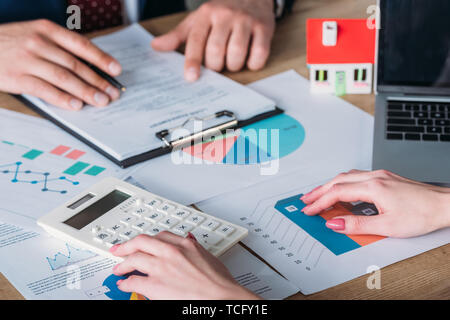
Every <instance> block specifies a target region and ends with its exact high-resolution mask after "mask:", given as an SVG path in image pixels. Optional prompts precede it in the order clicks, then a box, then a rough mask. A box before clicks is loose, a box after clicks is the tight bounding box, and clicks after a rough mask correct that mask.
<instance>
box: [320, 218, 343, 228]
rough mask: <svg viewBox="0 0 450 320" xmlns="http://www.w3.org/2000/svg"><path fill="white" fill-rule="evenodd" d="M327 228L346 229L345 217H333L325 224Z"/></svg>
mask: <svg viewBox="0 0 450 320" xmlns="http://www.w3.org/2000/svg"><path fill="white" fill-rule="evenodd" d="M325 225H326V226H327V228H330V229H332V230H344V229H345V220H344V219H331V220H328V221H327V223H326V224H325Z"/></svg>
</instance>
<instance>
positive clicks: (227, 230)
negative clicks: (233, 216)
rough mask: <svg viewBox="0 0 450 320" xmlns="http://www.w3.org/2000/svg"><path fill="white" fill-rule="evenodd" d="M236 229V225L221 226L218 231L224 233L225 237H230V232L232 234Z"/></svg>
mask: <svg viewBox="0 0 450 320" xmlns="http://www.w3.org/2000/svg"><path fill="white" fill-rule="evenodd" d="M234 230H236V229H235V228H234V227H232V226H227V225H224V226H221V227H220V228H218V229H217V230H216V231H217V232H218V233H220V234H222V235H224V236H225V237H228V236H229V235H230V234H232V233H233V232H234Z"/></svg>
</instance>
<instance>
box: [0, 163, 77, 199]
mask: <svg viewBox="0 0 450 320" xmlns="http://www.w3.org/2000/svg"><path fill="white" fill-rule="evenodd" d="M23 165H24V163H23V162H22V161H17V162H13V163H7V164H0V173H1V174H3V175H4V176H7V178H9V181H10V182H11V183H27V184H31V185H36V186H37V187H39V188H40V190H41V191H42V192H56V193H61V194H65V193H67V190H65V189H52V188H51V187H50V185H51V183H52V182H54V181H63V182H65V183H68V184H70V185H74V186H76V185H78V184H79V182H78V181H74V180H71V179H69V178H68V177H66V176H61V175H57V176H56V177H55V178H53V176H54V174H53V176H52V174H51V173H50V172H40V171H33V170H25V169H21V168H22V167H23Z"/></svg>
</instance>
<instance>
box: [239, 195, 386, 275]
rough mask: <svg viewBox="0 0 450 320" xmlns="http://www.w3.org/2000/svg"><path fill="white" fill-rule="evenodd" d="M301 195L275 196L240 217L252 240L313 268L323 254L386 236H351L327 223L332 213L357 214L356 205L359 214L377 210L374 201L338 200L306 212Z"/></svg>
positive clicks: (361, 245)
mask: <svg viewBox="0 0 450 320" xmlns="http://www.w3.org/2000/svg"><path fill="white" fill-rule="evenodd" d="M289 194H294V195H290V196H289ZM286 195H288V196H286ZM302 195H303V194H302V193H295V191H294V192H288V193H285V194H283V195H279V196H275V197H273V198H271V199H267V200H264V201H261V202H260V203H259V204H258V206H257V207H256V208H255V209H254V211H253V212H252V213H251V214H250V215H249V216H243V217H240V220H241V223H243V224H245V225H246V226H247V227H248V228H249V232H250V233H251V234H252V237H249V239H250V240H249V241H250V242H251V243H252V244H255V243H257V245H258V246H260V245H264V246H266V248H265V250H267V249H268V248H270V250H271V251H276V252H277V253H278V254H282V255H283V256H284V258H286V260H287V261H289V262H290V263H293V264H295V265H298V266H299V267H301V268H304V269H305V270H306V271H312V270H313V269H314V268H316V267H317V266H318V265H319V264H320V262H321V259H322V258H323V257H324V255H334V256H340V255H342V254H345V253H348V252H350V251H353V250H357V249H359V248H361V247H363V246H367V245H370V244H371V243H374V242H376V241H379V240H382V239H384V237H380V236H372V235H352V236H348V235H344V234H340V233H336V232H334V231H332V230H330V229H329V228H327V227H326V226H325V223H326V221H327V220H330V219H332V218H333V217H336V216H340V215H348V214H355V213H354V212H356V211H355V210H352V208H353V207H354V208H356V209H358V212H357V214H366V215H372V214H376V212H375V211H374V210H373V207H372V206H371V205H369V204H367V206H366V207H363V208H362V209H361V206H362V205H365V204H363V203H355V204H354V205H352V204H349V207H344V206H343V205H342V204H337V205H335V206H334V207H332V208H330V209H328V210H326V211H325V212H323V213H322V214H320V215H318V216H307V215H305V214H304V213H302V212H301V209H303V207H304V206H305V204H304V203H303V202H302V201H301V200H300V197H301V196H302ZM362 212H365V213H362ZM250 247H252V245H250Z"/></svg>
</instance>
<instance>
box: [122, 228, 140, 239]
mask: <svg viewBox="0 0 450 320" xmlns="http://www.w3.org/2000/svg"><path fill="white" fill-rule="evenodd" d="M138 234H139V233H138V232H137V231H136V230H133V229H126V230H124V231H122V232H121V233H120V234H119V235H120V236H121V237H122V238H124V239H126V240H130V239H133V238H134V237H136V236H137V235H138Z"/></svg>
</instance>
